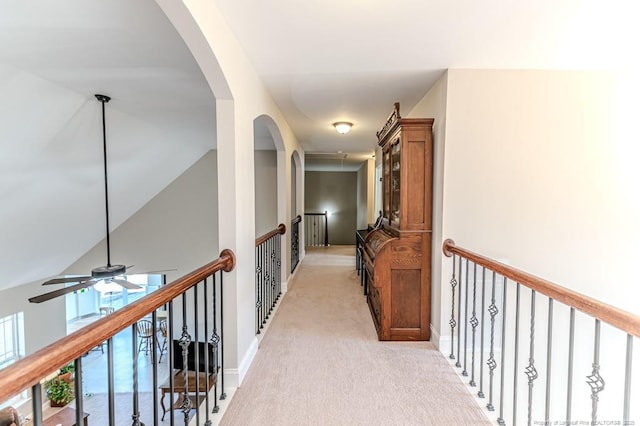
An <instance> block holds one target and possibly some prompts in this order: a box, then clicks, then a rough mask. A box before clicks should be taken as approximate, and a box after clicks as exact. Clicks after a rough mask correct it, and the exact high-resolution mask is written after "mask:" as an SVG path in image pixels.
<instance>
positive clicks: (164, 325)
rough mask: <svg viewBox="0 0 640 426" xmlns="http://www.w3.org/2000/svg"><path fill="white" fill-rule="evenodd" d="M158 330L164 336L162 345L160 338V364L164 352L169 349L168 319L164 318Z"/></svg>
mask: <svg viewBox="0 0 640 426" xmlns="http://www.w3.org/2000/svg"><path fill="white" fill-rule="evenodd" d="M158 332H159V333H160V337H162V345H160V341H159V340H158V349H160V359H159V360H158V364H159V363H161V362H162V354H164V353H165V352H166V351H167V321H166V320H162V321H160V324H159V325H158Z"/></svg>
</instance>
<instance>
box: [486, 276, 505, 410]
mask: <svg viewBox="0 0 640 426" xmlns="http://www.w3.org/2000/svg"><path fill="white" fill-rule="evenodd" d="M492 275H493V276H492V278H491V304H490V305H489V315H490V316H491V335H490V338H489V339H490V342H489V359H488V360H487V366H488V367H489V402H488V403H487V410H489V411H494V410H495V407H494V406H493V373H494V370H495V369H496V367H497V364H496V360H495V358H494V352H493V348H494V332H495V325H496V315H498V308H497V307H496V272H495V271H493V274H492ZM503 341H504V340H503ZM503 344H504V343H503Z"/></svg>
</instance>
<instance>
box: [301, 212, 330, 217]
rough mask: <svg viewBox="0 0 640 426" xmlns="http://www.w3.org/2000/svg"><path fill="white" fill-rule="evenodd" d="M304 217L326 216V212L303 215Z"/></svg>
mask: <svg viewBox="0 0 640 426" xmlns="http://www.w3.org/2000/svg"><path fill="white" fill-rule="evenodd" d="M305 215H306V216H326V215H327V212H324V213H305Z"/></svg>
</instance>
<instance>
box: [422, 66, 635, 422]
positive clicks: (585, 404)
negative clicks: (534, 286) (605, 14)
mask: <svg viewBox="0 0 640 426" xmlns="http://www.w3.org/2000/svg"><path fill="white" fill-rule="evenodd" d="M637 87H638V86H637V84H636V85H635V86H634V85H633V84H630V83H629V82H628V81H625V80H623V79H621V78H620V76H619V75H613V74H608V73H600V72H575V71H553V72H552V71H491V70H449V72H448V84H447V98H446V129H445V136H446V140H445V144H444V157H443V158H441V159H439V160H438V164H440V165H442V164H443V165H444V169H443V176H441V177H439V178H438V182H439V184H440V185H442V194H443V197H442V212H441V223H442V232H441V238H440V241H439V242H438V244H441V242H442V238H452V239H454V240H455V241H456V243H457V244H458V245H460V246H462V247H465V248H468V249H470V250H473V251H475V252H478V253H481V254H484V255H486V256H488V257H491V258H494V259H500V260H503V261H507V262H508V263H510V264H511V265H513V266H515V267H518V268H520V269H523V270H525V271H528V272H530V273H532V274H534V275H538V276H540V277H542V278H545V279H548V280H551V281H553V282H556V283H558V284H560V285H563V286H565V287H568V288H571V289H573V290H576V291H578V292H581V293H584V294H586V295H589V296H591V297H594V298H596V299H599V300H602V301H604V302H607V303H610V304H612V305H615V306H618V307H620V308H623V309H626V310H628V311H630V312H635V313H636V314H637V313H638V308H637V301H638V296H639V295H640V290H639V289H638V286H637V285H636V283H635V275H636V274H635V268H634V266H635V263H636V262H637V260H636V254H637V249H636V244H637V241H638V238H639V237H640V225H639V224H638V220H637V218H638V217H640V196H639V194H640V193H639V192H638V191H637V189H636V187H635V182H638V181H639V179H638V178H640V171H639V170H640V169H639V168H638V167H637V166H636V165H635V162H636V159H637V158H638V154H639V152H638V144H637V142H636V141H637V139H638V138H637V135H636V131H635V128H634V127H632V124H633V123H634V120H636V118H635V117H634V116H633V113H632V111H637V108H635V103H636V102H637V99H638V94H639V93H638V91H637ZM430 95H431V94H430ZM430 95H428V96H427V98H430ZM426 100H429V99H426ZM436 122H437V118H436ZM438 146H440V145H439V144H438ZM442 161H443V162H442ZM441 258H442V256H441ZM438 266H441V278H440V280H439V281H436V282H434V284H435V286H436V287H437V286H438V285H440V286H441V288H440V294H441V296H440V302H439V305H440V306H442V307H443V309H442V312H441V314H440V317H441V322H440V326H439V329H438V331H439V332H440V333H441V334H442V335H444V336H446V334H448V332H450V330H449V327H448V324H447V323H446V319H447V318H448V316H449V315H450V314H451V312H450V303H451V302H450V297H451V292H450V284H449V279H450V277H451V259H449V258H442V263H441V265H436V267H438ZM434 269H435V268H434ZM513 287H515V285H513V286H512V288H511V289H510V290H509V294H510V296H513V294H514V289H513ZM434 290H436V289H435V288H434ZM522 294H523V299H522V303H521V311H522V312H521V328H520V334H521V339H522V340H521V343H522V345H521V346H522V347H521V349H520V355H521V361H520V363H519V365H518V368H516V370H517V371H518V372H519V375H520V384H521V386H522V385H523V383H525V381H526V377H525V376H524V367H525V366H526V363H527V357H528V356H529V355H528V351H529V348H528V342H529V333H530V330H529V321H530V319H529V318H530V317H529V306H530V302H529V297H530V296H529V295H530V292H529V291H528V290H526V289H523V290H522ZM536 302H537V303H536V311H537V315H536V322H535V324H536V327H535V336H536V339H535V341H536V345H535V353H534V355H533V358H534V359H535V363H536V364H535V365H536V368H537V369H538V372H539V374H540V378H539V379H538V380H537V381H536V385H535V386H536V388H535V389H537V390H535V391H534V397H533V398H534V406H536V407H538V410H537V411H536V412H535V413H534V416H533V418H534V419H536V420H539V419H541V418H542V416H543V413H542V412H541V411H542V408H541V407H543V406H544V400H543V398H544V392H543V390H542V389H543V383H544V380H546V365H545V359H546V347H547V346H546V323H545V322H546V315H547V312H546V303H547V302H546V300H544V298H542V297H540V296H538V297H537V298H536ZM511 303H512V305H510V307H508V308H507V310H508V312H510V314H508V316H509V315H510V316H513V312H514V305H513V301H512V302H511ZM567 311H568V310H567V309H564V310H563V308H562V306H561V305H560V304H556V307H555V310H554V321H553V323H554V331H553V333H554V334H553V348H554V349H553V352H552V355H553V357H552V360H553V362H552V364H553V370H552V374H551V377H552V392H553V393H552V404H551V419H563V418H564V417H563V416H564V413H563V411H564V398H565V393H564V390H565V389H566V386H565V381H566V365H567V364H566V363H567V359H566V351H567V334H568V312H567ZM435 319H437V317H436V318H435ZM432 320H433V318H432ZM507 323H508V324H509V331H508V333H507V343H506V345H507V347H511V344H512V343H511V342H513V332H514V330H513V329H512V327H513V321H507ZM576 324H577V326H576V343H575V347H576V349H575V360H574V394H575V396H574V401H573V413H574V414H573V418H574V419H576V420H580V421H588V420H589V419H590V411H591V399H590V389H589V387H588V386H587V384H586V382H585V379H584V378H585V377H586V376H587V375H589V374H590V373H591V370H592V366H591V363H592V360H593V336H594V322H593V320H592V319H588V318H586V317H585V316H583V315H581V314H578V315H577V323H576ZM625 340H626V339H625V336H624V335H620V333H616V332H612V331H611V328H609V327H607V326H603V336H602V344H601V349H600V350H601V353H600V364H601V366H602V368H601V374H602V375H603V377H604V378H605V381H606V383H607V385H606V388H605V391H604V392H602V393H601V395H600V405H599V416H598V419H603V420H616V419H619V418H620V416H621V409H622V405H621V398H622V390H623V386H622V385H623V378H624V354H625V346H624V345H625ZM441 342H442V340H441ZM448 348H449V347H448V346H445V347H444V348H443V347H441V350H442V351H443V352H447V351H448ZM512 357H513V354H512V353H510V355H509V356H508V357H507V371H514V370H513V367H512V365H510V363H511V364H512V361H510V358H511V359H512ZM635 358H636V362H635V363H636V364H637V362H638V361H639V359H640V356H638V354H636V355H635ZM636 370H637V369H636ZM634 376H635V381H634V383H635V384H636V385H635V389H634V390H633V391H632V399H633V398H634V395H637V392H638V391H639V388H640V386H639V385H638V383H639V380H640V374H638V372H637V371H635V373H634ZM508 377H509V380H507V383H506V395H511V394H512V391H511V390H510V389H511V381H512V380H513V378H512V374H509V376H508ZM523 389H524V388H523ZM509 404H510V402H509ZM519 407H520V408H519V413H521V415H522V416H526V398H525V397H524V396H523V397H521V398H520V399H519ZM509 412H510V411H507V413H509ZM632 414H633V415H634V417H632V418H636V417H637V413H632ZM509 416H510V414H509ZM523 421H524V420H523Z"/></svg>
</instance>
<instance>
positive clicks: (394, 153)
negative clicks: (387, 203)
mask: <svg viewBox="0 0 640 426" xmlns="http://www.w3.org/2000/svg"><path fill="white" fill-rule="evenodd" d="M390 219H391V221H392V222H399V221H400V139H397V140H396V141H395V142H394V143H393V144H392V145H391V216H390Z"/></svg>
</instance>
